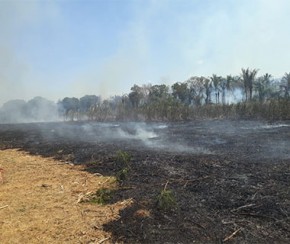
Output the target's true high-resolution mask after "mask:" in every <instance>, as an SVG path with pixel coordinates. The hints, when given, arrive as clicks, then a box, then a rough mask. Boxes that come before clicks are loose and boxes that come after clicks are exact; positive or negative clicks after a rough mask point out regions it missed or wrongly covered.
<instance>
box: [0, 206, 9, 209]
mask: <svg viewBox="0 0 290 244" xmlns="http://www.w3.org/2000/svg"><path fill="white" fill-rule="evenodd" d="M7 207H8V205H5V206H2V207H0V209H3V208H7Z"/></svg>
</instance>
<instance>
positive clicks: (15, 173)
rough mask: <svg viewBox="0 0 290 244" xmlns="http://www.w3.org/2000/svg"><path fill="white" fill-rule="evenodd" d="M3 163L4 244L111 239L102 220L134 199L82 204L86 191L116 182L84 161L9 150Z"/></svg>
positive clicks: (0, 225)
mask: <svg viewBox="0 0 290 244" xmlns="http://www.w3.org/2000/svg"><path fill="white" fill-rule="evenodd" d="M0 168H3V169H4V172H3V173H2V176H3V183H0V242H1V243H9V244H11V243H111V241H110V236H111V234H110V233H107V232H105V231H104V230H103V229H102V225H103V224H105V223H107V222H110V221H112V220H115V219H117V218H118V217H119V215H118V214H119V211H120V210H121V209H122V208H124V207H126V206H128V205H130V204H131V203H132V202H131V200H127V201H124V202H118V203H115V204H111V205H104V206H103V205H96V204H90V203H80V201H79V200H80V199H81V198H82V196H84V195H86V194H88V193H90V192H95V191H96V190H98V189H100V188H102V187H114V184H115V183H114V179H113V178H111V177H103V176H96V175H92V174H89V173H87V172H86V171H84V170H83V168H82V167H81V166H73V165H68V164H64V163H61V162H58V161H55V160H53V159H49V158H43V157H40V156H31V155H29V154H27V153H24V152H20V151H17V150H5V151H0Z"/></svg>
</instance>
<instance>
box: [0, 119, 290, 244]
mask: <svg viewBox="0 0 290 244" xmlns="http://www.w3.org/2000/svg"><path fill="white" fill-rule="evenodd" d="M0 138H1V149H11V148H19V149H21V150H23V151H26V152H29V153H30V154H33V155H39V156H42V157H53V158H54V159H56V160H61V161H63V162H69V163H73V164H75V165H82V167H84V169H85V170H86V171H88V172H89V173H99V174H101V175H103V176H117V175H118V173H119V172H120V165H118V164H117V162H116V154H117V152H118V151H119V150H121V152H123V153H124V152H126V153H128V154H129V155H131V156H132V157H131V159H130V160H128V165H127V166H128V169H129V170H128V172H127V174H126V177H124V178H123V179H122V180H121V181H120V184H119V187H118V190H116V191H114V194H113V195H112V198H111V199H110V204H114V203H117V202H119V201H124V200H127V199H133V203H132V204H131V205H130V206H127V207H126V208H124V209H123V210H121V212H120V213H119V214H120V217H119V218H115V219H112V220H111V221H109V222H107V223H106V224H104V226H103V229H104V230H105V231H107V232H109V233H111V238H110V239H108V240H106V241H107V242H108V243H115V242H125V243H192V242H194V241H195V242H198V243H200V242H203V243H208V242H214V243H223V242H228V243H265V242H279V243H287V242H289V241H290V231H289V229H290V220H289V212H290V192H289V187H288V186H289V182H290V165H289V163H290V147H289V146H290V139H289V138H290V124H289V123H285V122H283V123H275V124H269V123H266V122H262V121H223V120H207V121H193V122H186V123H185V122H184V123H167V124H163V123H76V122H75V123H40V124H37V123H34V124H17V125H1V128H0ZM95 177H97V176H95ZM164 190H167V191H170V193H172V195H173V197H174V198H173V199H174V200H173V203H174V204H172V206H170V207H169V208H164V207H163V206H162V205H160V196H161V193H162V192H164ZM158 199H159V202H158ZM158 203H159V204H158ZM80 204H81V203H80ZM95 207H96V208H97V207H98V205H95Z"/></svg>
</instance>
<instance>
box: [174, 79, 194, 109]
mask: <svg viewBox="0 0 290 244" xmlns="http://www.w3.org/2000/svg"><path fill="white" fill-rule="evenodd" d="M171 89H172V96H173V97H174V98H175V99H178V100H179V101H181V102H182V103H184V104H187V105H188V104H189V103H190V98H189V89H188V84H187V83H185V82H183V83H181V82H176V83H174V84H173V85H172V86H171Z"/></svg>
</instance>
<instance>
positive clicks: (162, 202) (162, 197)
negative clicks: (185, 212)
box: [157, 189, 177, 211]
mask: <svg viewBox="0 0 290 244" xmlns="http://www.w3.org/2000/svg"><path fill="white" fill-rule="evenodd" d="M176 206H177V204H176V200H175V197H174V195H173V193H172V191H171V190H166V189H164V190H162V191H161V192H160V194H159V195H158V197H157V207H158V208H159V209H160V210H162V211H168V210H173V209H174V208H176Z"/></svg>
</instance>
